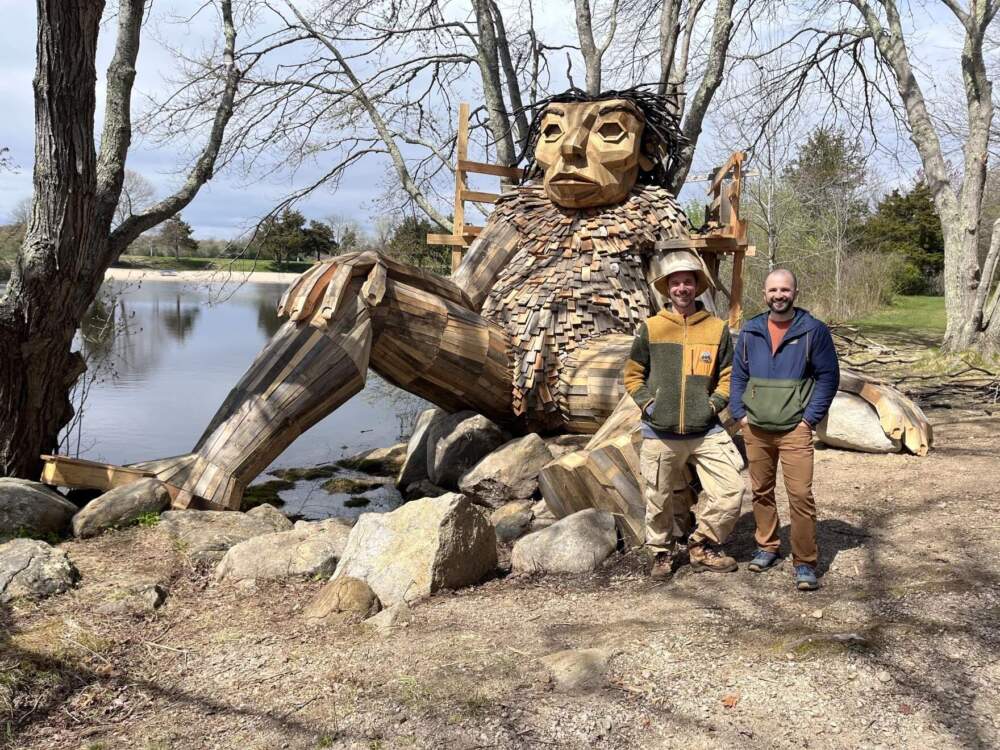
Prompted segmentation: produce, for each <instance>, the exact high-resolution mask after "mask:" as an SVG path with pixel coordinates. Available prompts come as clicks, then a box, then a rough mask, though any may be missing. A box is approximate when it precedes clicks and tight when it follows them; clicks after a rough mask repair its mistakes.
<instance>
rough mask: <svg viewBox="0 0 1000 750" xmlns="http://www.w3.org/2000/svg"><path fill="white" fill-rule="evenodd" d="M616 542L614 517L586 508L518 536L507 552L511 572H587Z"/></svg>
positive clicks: (611, 550)
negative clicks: (537, 529) (520, 536)
mask: <svg viewBox="0 0 1000 750" xmlns="http://www.w3.org/2000/svg"><path fill="white" fill-rule="evenodd" d="M617 543H618V535H617V533H616V531H615V517H614V516H612V515H611V514H610V513H607V512H605V511H602V510H595V509H594V508H590V509H588V510H581V511H579V512H577V513H573V514H572V515H569V516H566V517H565V518H562V519H560V520H558V521H556V522H555V523H554V524H552V525H551V526H549V527H548V528H545V529H542V530H541V531H536V532H533V533H531V534H528V536H526V537H522V538H521V539H519V540H518V541H517V543H516V544H515V545H514V549H513V550H512V551H511V555H510V564H511V569H512V570H513V571H514V572H515V573H588V572H590V571H592V570H595V569H596V568H597V567H598V566H599V565H600V564H601V563H602V562H603V561H604V559H605V558H607V556H608V555H610V554H611V553H612V552H613V551H614V549H615V546H616V545H617Z"/></svg>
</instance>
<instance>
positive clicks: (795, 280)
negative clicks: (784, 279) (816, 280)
mask: <svg viewBox="0 0 1000 750" xmlns="http://www.w3.org/2000/svg"><path fill="white" fill-rule="evenodd" d="M776 273H787V274H788V275H789V276H791V278H792V289H798V288H799V280H798V277H796V275H795V271H793V270H792V269H791V268H784V267H782V266H777V267H775V268H772V269H771V270H770V271H768V272H767V276H765V277H764V289H767V280H768V279H769V278H771V277H772V276H773V275H774V274H776Z"/></svg>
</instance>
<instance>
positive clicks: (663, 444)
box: [625, 251, 743, 579]
mask: <svg viewBox="0 0 1000 750" xmlns="http://www.w3.org/2000/svg"><path fill="white" fill-rule="evenodd" d="M663 271H664V273H663V275H662V276H660V277H659V278H657V279H656V280H655V281H654V282H653V286H654V287H655V288H656V290H657V291H658V292H660V294H661V295H663V297H664V298H665V299H667V300H669V306H668V307H667V308H666V309H663V310H660V312H659V313H657V314H656V315H654V316H653V317H651V318H648V319H647V320H646V322H645V323H643V324H642V325H641V326H639V330H638V332H637V333H636V337H635V340H634V341H633V342H632V351H631V353H630V355H629V359H628V361H627V362H626V364H625V388H626V389H627V390H628V392H629V393H630V394H631V396H632V398H633V399H635V402H636V403H637V404H638V405H639V408H640V409H641V410H642V434H643V442H642V451H641V454H640V464H641V468H642V477H643V480H644V483H645V499H646V539H645V541H646V546H647V547H648V548H649V549H650V550H652V551H653V552H654V559H653V568H652V572H651V575H652V577H653V578H656V579H664V578H668V577H669V576H670V575H671V573H672V572H673V561H674V551H675V547H676V545H677V540H678V539H679V538H680V537H682V536H683V533H684V531H683V529H682V528H681V527H680V524H679V523H678V521H677V519H678V518H683V517H684V512H683V511H684V508H680V507H678V508H675V507H674V506H675V504H678V505H679V504H680V503H683V502H685V495H686V493H685V489H686V487H685V483H684V479H683V477H684V465H685V464H687V463H691V464H693V465H694V467H695V471H697V473H698V478H699V479H700V481H701V485H702V487H703V488H704V490H705V494H706V499H705V501H704V503H703V506H704V507H702V508H700V509H699V513H698V522H697V526H696V527H695V529H694V531H693V532H691V535H690V537H689V539H688V556H689V558H690V561H691V567H692V569H693V570H695V571H698V572H700V571H712V572H717V573H724V572H729V571H733V570H736V561H735V560H734V559H733V558H732V557H729V556H728V555H726V554H725V553H724V552H722V551H721V549H720V545H722V544H723V543H724V542H725V541H726V539H727V538H728V537H729V535H730V533H731V532H732V530H733V526H735V525H736V521H737V519H738V518H739V513H740V505H741V504H742V500H743V479H742V477H741V476H740V471H741V469H742V468H743V459H742V458H741V457H740V454H739V451H738V450H737V449H736V446H735V445H733V441H732V440H731V439H730V437H729V434H728V433H727V432H726V431H725V430H724V429H723V427H722V425H721V424H720V423H719V418H718V414H719V412H720V411H722V409H724V408H725V407H726V404H727V403H728V402H729V378H730V372H731V370H732V357H733V348H732V342H731V340H730V337H729V326H728V325H727V324H726V322H725V321H723V320H720V319H719V318H717V317H715V316H714V315H711V314H710V313H709V312H707V311H706V310H705V309H704V306H703V305H702V304H701V303H700V302H698V301H697V298H698V296H699V295H700V294H702V293H703V292H704V291H705V290H706V289H708V287H709V284H710V282H709V277H708V274H707V273H706V272H705V269H704V266H703V265H702V263H701V259H700V258H699V257H698V256H697V255H695V254H694V253H693V252H690V251H680V252H674V253H670V254H668V255H667V256H666V257H665V258H664V266H663ZM685 507H686V506H685Z"/></svg>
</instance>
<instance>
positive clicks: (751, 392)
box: [729, 268, 840, 591]
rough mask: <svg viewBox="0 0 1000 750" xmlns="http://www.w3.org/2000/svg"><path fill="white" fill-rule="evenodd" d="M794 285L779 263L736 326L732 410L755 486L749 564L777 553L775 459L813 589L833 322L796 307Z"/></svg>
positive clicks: (762, 564) (799, 565)
mask: <svg viewBox="0 0 1000 750" xmlns="http://www.w3.org/2000/svg"><path fill="white" fill-rule="evenodd" d="M798 293H799V290H798V282H797V281H796V279H795V274H793V273H792V272H791V271H789V270H788V269H783V268H776V269H775V270H773V271H771V273H769V274H768V275H767V278H766V279H765V280H764V302H765V303H766V304H767V307H768V312H766V313H761V314H760V315H758V316H757V317H755V318H751V319H750V320H749V321H748V322H747V324H746V325H745V326H744V327H743V330H742V331H741V332H740V337H739V340H738V341H737V344H736V352H735V356H734V364H733V383H732V395H731V401H730V403H729V413H730V414H731V415H732V417H733V419H735V420H737V421H739V422H740V424H741V425H742V432H743V439H744V440H745V441H746V448H747V460H748V461H749V463H750V484H751V486H752V487H753V516H754V521H755V522H756V524H757V532H756V540H757V547H758V550H757V554H756V555H755V556H754V558H753V559H752V560H751V561H750V565H749V566H748V567H749V569H750V570H751V571H753V572H755V573H760V572H763V571H766V570H769V569H771V568H772V567H774V566H775V565H776V564H777V563H778V560H779V557H778V553H779V549H780V545H781V542H780V540H779V539H778V529H779V528H780V526H781V523H780V521H779V519H778V507H777V504H776V503H775V500H774V486H775V478H776V476H777V471H778V462H779V461H780V462H781V473H782V476H783V477H784V481H785V491H786V492H787V493H788V505H789V508H790V511H791V519H792V534H791V537H792V561H793V563H794V566H795V586H796V588H798V589H799V590H800V591H812V590H814V589H817V588H819V581H818V579H817V578H816V561H817V559H818V556H819V551H818V549H817V546H816V500H815V498H813V493H812V481H813V430H814V429H816V425H818V424H819V423H820V422H822V421H823V418H824V417H825V416H826V415H827V412H828V411H829V410H830V404H831V403H833V397H834V396H835V395H836V394H837V384H838V383H839V382H840V366H839V364H838V362H837V351H836V349H835V348H834V346H833V338H832V337H831V336H830V330H829V329H828V328H827V327H826V326H825V325H824V324H823V323H821V322H820V321H818V320H816V318H814V317H813V316H812V315H810V314H809V313H808V312H807V311H806V310H803V309H801V308H798V307H795V298H796V297H797V296H798Z"/></svg>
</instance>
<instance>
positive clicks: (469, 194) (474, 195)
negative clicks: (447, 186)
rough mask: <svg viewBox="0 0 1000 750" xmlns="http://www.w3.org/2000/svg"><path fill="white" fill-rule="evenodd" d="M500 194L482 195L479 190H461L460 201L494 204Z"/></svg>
mask: <svg viewBox="0 0 1000 750" xmlns="http://www.w3.org/2000/svg"><path fill="white" fill-rule="evenodd" d="M499 197H500V193H483V192H480V191H479V190H463V191H462V200H463V201H472V202H473V203H496V202H497V199H498V198H499Z"/></svg>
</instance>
